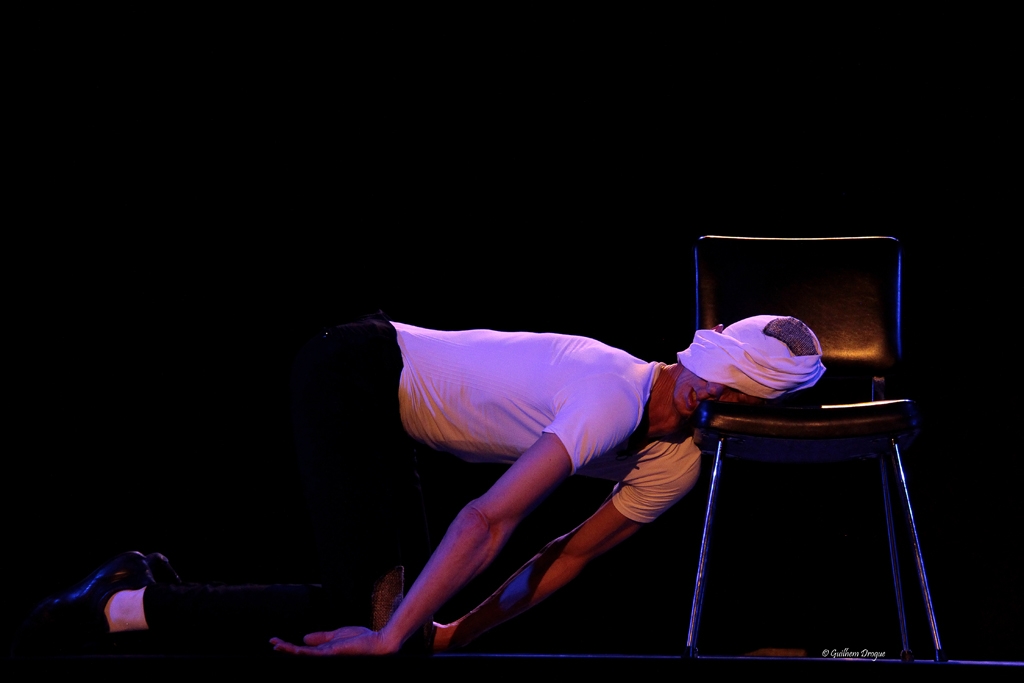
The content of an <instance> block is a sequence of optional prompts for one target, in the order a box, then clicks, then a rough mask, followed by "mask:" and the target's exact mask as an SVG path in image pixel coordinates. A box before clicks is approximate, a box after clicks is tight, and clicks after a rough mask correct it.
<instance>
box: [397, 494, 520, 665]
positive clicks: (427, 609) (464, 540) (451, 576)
mask: <svg viewBox="0 0 1024 683" xmlns="http://www.w3.org/2000/svg"><path fill="white" fill-rule="evenodd" d="M510 533H511V528H509V527H508V526H506V525H495V524H491V523H489V522H488V520H487V519H486V518H485V517H484V516H483V515H481V514H480V513H479V512H478V511H477V510H476V509H475V508H474V507H473V505H469V506H467V507H466V508H465V509H463V510H462V511H461V512H460V513H459V514H458V516H457V517H456V518H455V520H454V521H453V522H452V524H451V526H449V528H448V530H447V532H446V533H445V535H444V538H442V539H441V543H440V544H439V545H438V547H437V550H435V551H434V553H433V555H431V557H430V560H429V561H428V562H427V564H426V566H425V567H424V568H423V571H422V572H421V573H420V575H419V577H417V579H416V581H415V582H414V583H413V585H412V587H411V588H410V589H409V592H408V595H406V596H405V598H404V599H403V600H402V604H401V605H400V606H399V608H398V609H397V610H396V611H395V614H394V615H393V616H392V617H391V619H390V621H388V623H387V625H386V626H385V627H384V628H383V629H382V631H381V636H382V638H383V639H384V640H385V641H386V642H387V643H388V644H389V649H394V650H395V651H397V650H398V648H399V647H401V645H402V643H404V642H405V641H406V640H407V639H408V638H409V636H411V635H412V634H413V633H414V632H415V631H416V630H417V629H418V628H420V627H421V626H423V624H426V623H428V622H430V621H431V620H432V619H433V615H434V614H435V613H436V612H437V610H438V609H440V608H441V606H442V605H444V603H445V602H447V601H448V600H449V599H450V598H451V597H452V596H454V595H455V594H456V593H457V592H458V591H459V590H461V589H462V588H463V587H464V586H465V585H466V584H467V583H469V582H470V581H471V580H472V579H473V578H474V577H475V576H477V575H478V574H479V573H480V572H481V571H483V570H484V569H485V568H486V567H487V566H488V565H490V563H491V562H492V561H493V560H494V558H495V557H496V556H497V554H498V552H499V551H500V550H501V548H502V546H504V544H505V541H506V540H507V539H508V536H509V535H510Z"/></svg>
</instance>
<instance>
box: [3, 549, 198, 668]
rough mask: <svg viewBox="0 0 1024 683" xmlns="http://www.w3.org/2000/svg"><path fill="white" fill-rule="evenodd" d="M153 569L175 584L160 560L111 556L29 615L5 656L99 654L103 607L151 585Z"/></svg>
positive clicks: (104, 635)
mask: <svg viewBox="0 0 1024 683" xmlns="http://www.w3.org/2000/svg"><path fill="white" fill-rule="evenodd" d="M150 558H152V560H153V565H152V566H151V565H150V561H149V560H150ZM156 567H158V569H157V573H158V574H160V575H161V576H162V577H173V579H172V580H174V579H177V576H178V575H177V573H176V572H175V571H174V570H173V569H171V566H170V563H168V562H167V558H166V557H164V556H163V555H160V554H159V553H153V554H152V555H150V556H148V557H147V556H145V555H143V554H142V553H139V552H134V551H133V552H126V553H121V554H120V555H117V556H116V557H114V558H113V559H111V560H109V561H108V562H106V563H105V564H103V565H101V566H100V567H98V568H97V569H96V570H95V571H93V573H92V574H89V576H87V577H85V578H84V579H82V580H81V581H80V582H78V583H77V584H75V585H74V586H72V587H71V588H69V589H67V590H65V591H63V592H60V593H55V594H54V595H51V596H50V597H48V598H47V599H46V600H44V601H43V602H41V603H39V605H38V606H37V607H36V608H35V609H34V610H32V613H31V614H30V615H29V617H28V619H26V620H25V622H24V623H23V624H22V625H21V627H20V628H19V629H18V632H17V634H15V637H14V644H13V645H12V647H11V655H12V656H14V657H51V656H61V655H81V654H95V653H99V652H102V651H103V648H104V647H105V646H106V645H107V644H109V643H108V642H107V641H109V640H110V634H109V629H108V628H107V618H106V616H105V615H104V613H103V610H104V608H105V607H106V605H107V601H108V600H109V599H110V597H111V596H112V595H113V594H114V593H116V592H117V591H122V590H135V589H138V588H143V587H144V586H149V585H151V584H154V583H156V578H154V572H153V568H156ZM168 572H169V573H168ZM177 582H179V583H180V579H177Z"/></svg>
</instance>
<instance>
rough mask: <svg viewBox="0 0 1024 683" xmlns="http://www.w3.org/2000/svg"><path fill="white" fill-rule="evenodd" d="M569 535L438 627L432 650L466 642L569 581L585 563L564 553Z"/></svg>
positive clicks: (555, 541) (555, 542) (536, 602)
mask: <svg viewBox="0 0 1024 683" xmlns="http://www.w3.org/2000/svg"><path fill="white" fill-rule="evenodd" d="M567 539H568V537H565V536H563V537H561V538H558V539H556V540H554V541H552V542H551V543H549V544H548V545H547V546H545V547H544V548H543V549H542V550H541V551H540V552H539V553H537V554H536V555H534V556H533V558H531V559H530V561H529V562H527V563H526V564H524V565H523V566H522V567H520V568H519V570H518V571H517V572H516V573H515V574H513V575H512V576H511V577H509V579H508V580H507V581H505V583H503V584H502V585H501V587H500V588H498V590H496V591H495V592H494V593H492V594H491V596H490V597H489V598H487V599H486V600H485V601H484V602H482V603H481V604H480V605H479V606H477V607H476V608H475V609H474V610H473V611H471V612H469V613H468V614H466V615H465V616H463V617H462V618H460V619H458V620H457V621H454V622H452V623H450V624H446V625H442V626H439V628H438V630H437V634H436V635H435V637H434V638H435V640H434V649H435V650H436V651H443V650H447V649H452V648H459V647H464V646H466V645H468V644H469V643H470V642H472V641H473V640H475V639H477V638H478V637H480V636H481V635H482V634H483V633H485V632H487V631H489V630H490V629H492V628H494V627H495V626H497V625H499V624H501V623H503V622H505V621H508V620H509V619H511V618H512V617H514V616H516V615H518V614H521V613H522V612H525V611H526V610H528V609H530V608H531V607H533V606H534V605H537V604H538V603H540V602H542V601H543V600H545V599H546V598H548V597H549V596H550V595H552V594H553V593H554V592H555V591H557V590H558V589H559V588H561V587H563V586H565V585H566V584H567V583H569V582H570V581H572V580H573V579H574V578H576V576H577V575H578V574H579V573H580V571H582V569H583V567H584V566H585V564H586V562H585V561H583V560H582V559H581V558H576V557H571V556H567V555H566V554H565V552H564V551H565V546H566V542H567Z"/></svg>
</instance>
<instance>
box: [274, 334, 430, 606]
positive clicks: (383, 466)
mask: <svg viewBox="0 0 1024 683" xmlns="http://www.w3.org/2000/svg"><path fill="white" fill-rule="evenodd" d="M401 371H402V357H401V351H400V349H399V346H398V342H397V336H396V332H395V329H394V327H392V326H391V325H390V324H389V323H388V322H387V320H386V318H385V317H384V316H383V315H382V314H380V315H373V316H367V317H365V318H363V319H360V320H358V321H355V322H352V323H348V324H345V325H340V326H337V327H333V328H330V329H328V330H325V331H324V332H323V333H322V334H320V335H317V336H315V337H314V338H313V339H311V340H310V341H309V342H308V343H307V344H306V345H305V346H304V347H303V349H302V350H301V351H300V353H299V354H298V357H297V358H296V361H295V365H294V368H293V373H292V385H291V388H292V418H293V427H294V432H295V445H296V452H297V456H298V462H299V466H300V470H301V475H302V479H303V483H304V489H305V495H306V499H307V502H308V505H309V511H310V516H311V519H312V523H313V527H314V529H313V530H314V535H315V538H316V542H317V546H318V551H319V558H320V569H321V574H322V575H321V580H322V583H323V586H324V590H325V594H326V598H327V600H328V604H329V609H330V612H331V613H332V614H333V615H335V616H336V618H337V620H338V625H339V626H342V625H369V623H370V605H371V603H370V595H371V592H372V589H373V583H374V581H375V580H376V579H378V578H380V577H381V576H382V575H383V574H385V573H386V572H388V571H389V570H391V569H392V568H394V567H395V566H397V565H403V566H404V567H405V571H406V580H407V581H411V580H412V579H413V578H415V576H416V575H417V574H418V573H419V570H420V569H421V568H422V567H423V565H424V564H425V563H426V560H427V557H428V556H429V552H430V544H429V539H428V537H427V524H426V518H425V515H424V508H423V498H422V492H421V491H420V487H419V476H418V473H417V471H416V461H415V448H414V447H415V444H414V442H413V441H412V440H411V439H410V438H409V437H408V435H406V433H405V431H404V430H403V429H402V424H401V418H400V416H399V407H398V385H399V378H400V375H401Z"/></svg>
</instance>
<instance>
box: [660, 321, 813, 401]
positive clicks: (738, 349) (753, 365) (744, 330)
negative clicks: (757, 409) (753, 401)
mask: <svg viewBox="0 0 1024 683" xmlns="http://www.w3.org/2000/svg"><path fill="white" fill-rule="evenodd" d="M773 321H778V323H783V326H784V324H785V323H787V322H794V323H799V326H800V327H801V328H803V329H804V330H806V331H807V332H808V333H810V339H811V340H812V341H813V346H814V348H813V349H810V348H807V349H801V352H805V351H806V352H808V354H807V355H796V354H795V353H793V351H791V350H790V345H788V344H787V343H786V342H784V341H781V340H780V339H778V338H777V337H775V336H771V335H770V334H768V333H766V330H767V331H769V332H774V330H775V327H776V326H777V325H778V323H776V325H775V326H773V327H772V328H770V329H769V324H771V323H772V322H773ZM776 334H778V333H777V332H776ZM783 336H785V335H783ZM794 346H796V345H794ZM808 346H809V345H808ZM796 348H799V347H798V346H796ZM676 357H677V358H678V359H679V362H680V363H681V364H682V365H683V367H685V368H687V369H688V370H690V371H691V372H693V373H694V374H696V375H697V376H699V377H700V378H702V379H705V380H707V381H709V382H716V383H718V384H724V385H726V386H727V387H731V388H733V389H736V390H737V391H742V392H743V393H744V394H749V395H750V396H758V397H760V398H777V397H779V396H782V395H783V394H785V393H788V392H790V391H796V390H798V389H806V388H807V387H810V386H813V385H814V383H815V382H817V381H818V379H820V378H821V376H822V375H823V374H824V373H825V366H824V365H822V363H821V343H820V342H819V341H818V338H817V337H816V336H815V335H814V332H812V331H811V330H810V328H808V327H807V326H806V325H804V324H803V323H802V322H799V321H798V320H796V319H795V318H790V319H787V318H786V317H785V316H778V315H755V316H754V317H752V318H744V319H743V320H740V321H739V322H736V323H733V324H732V325H729V326H728V327H726V328H725V329H724V330H722V332H715V331H714V330H697V333H696V334H694V335H693V343H692V344H690V346H689V348H687V349H686V350H684V351H680V352H679V353H678V354H677V356H676Z"/></svg>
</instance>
